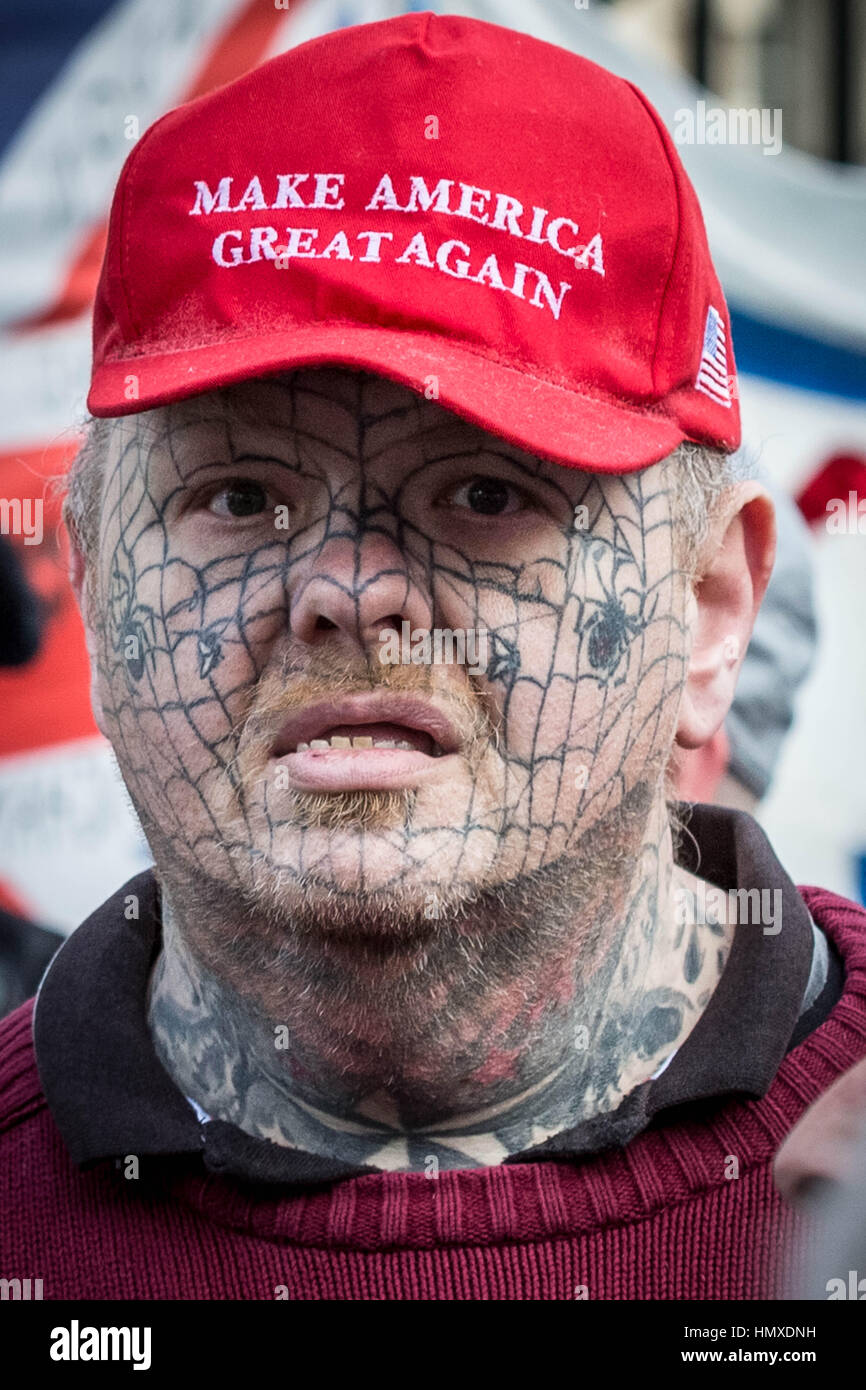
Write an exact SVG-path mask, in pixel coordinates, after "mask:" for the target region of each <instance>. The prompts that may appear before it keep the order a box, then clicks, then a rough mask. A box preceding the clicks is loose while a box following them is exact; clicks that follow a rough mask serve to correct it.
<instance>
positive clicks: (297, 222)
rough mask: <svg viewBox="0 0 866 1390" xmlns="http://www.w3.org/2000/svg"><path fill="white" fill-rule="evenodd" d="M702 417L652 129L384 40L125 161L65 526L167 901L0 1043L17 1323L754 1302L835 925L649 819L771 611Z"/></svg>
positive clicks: (851, 970) (157, 903)
mask: <svg viewBox="0 0 866 1390" xmlns="http://www.w3.org/2000/svg"><path fill="white" fill-rule="evenodd" d="M323 91H327V93H328V100H327V102H324V101H322V100H320V99H318V98H317V95H316V94H317V93H321V92H323ZM734 370H735V369H734V363H733V357H732V353H731V345H730V322H729V316H728V312H727V308H726V305H725V301H724V298H723V296H722V292H721V289H720V287H719V284H718V280H717V278H716V275H715V272H714V270H713V267H712V264H711V261H710V257H709V252H708V249H707V244H706V238H705V233H704V229H703V224H702V221H701V217H700V212H699V209H698V205H697V201H696V199H695V195H694V192H693V190H692V189H691V186H690V185H689V183H688V180H687V179H686V177H685V174H684V171H683V169H682V167H681V165H680V162H679V160H678V157H677V154H676V151H675V149H674V147H673V145H672V142H671V140H670V139H669V137H668V136H667V134H666V132H665V130H664V128H663V126H662V124H661V122H660V121H659V119H658V117H657V115H656V114H655V113H654V111H653V110H652V109H651V108H650V107H649V105H648V104H647V102H646V101H645V100H644V98H643V97H642V96H641V94H640V93H639V92H638V91H636V90H635V89H634V88H633V87H631V86H630V85H629V84H627V83H625V82H623V81H621V80H620V79H618V78H616V77H614V76H612V75H611V74H610V73H607V72H606V71H604V70H603V69H601V68H599V67H597V66H595V65H593V64H591V63H589V62H586V61H584V60H582V59H581V58H579V57H576V56H574V55H572V54H569V53H566V52H564V51H562V50H559V49H557V48H554V47H552V46H550V45H547V44H544V43H540V42H537V41H535V40H533V39H530V38H527V37H525V36H523V35H520V34H516V33H512V32H510V31H507V30H505V29H503V28H500V27H498V26H494V25H489V24H485V23H481V22H478V21H471V20H466V19H462V18H456V17H451V16H444V17H436V16H432V15H430V14H420V15H419V14H411V15H405V16H402V17H400V18H398V19H395V20H389V21H386V22H383V23H378V24H372V25H365V26H360V27H357V28H354V29H349V30H345V31H342V32H340V33H335V34H331V35H327V36H325V37H323V38H319V39H315V40H313V41H312V42H310V43H307V44H304V45H302V46H301V47H299V48H297V49H295V50H293V51H291V52H289V53H287V54H285V55H283V56H281V57H279V58H277V59H275V60H274V61H272V62H270V63H268V64H265V65H264V66H262V67H261V68H258V69H256V70H255V71H253V72H251V73H249V74H247V75H246V76H245V77H243V78H241V79H240V80H239V81H237V82H235V83H233V84H231V85H229V86H226V87H224V88H222V89H220V90H219V91H217V92H214V93H213V94H211V95H210V96H208V97H206V98H203V99H202V100H200V101H197V102H194V103H192V104H190V105H189V106H186V107H182V108H180V109H179V110H177V111H175V112H172V113H170V114H169V115H167V116H166V117H164V118H163V119H162V120H161V121H159V122H158V123H157V124H156V126H154V127H153V128H152V129H151V131H150V132H149V133H148V134H146V135H145V136H144V137H143V138H142V140H141V141H140V142H139V143H138V145H137V146H136V148H135V150H134V151H133V153H132V154H131V156H130V158H129V160H128V162H127V165H126V166H125V169H124V172H123V174H122V176H121V180H120V184H119V187H118V191H117V193H116V196H115V202H114V207H113V210H112V218H111V225H110V232H109V239H108V247H107V251H106V257H105V262H104V266H103V273H102V278H101V282H100V290H99V294H98V298H97V304H96V308H95V316H94V371H93V380H92V385H91V392H90V395H89V398H88V404H89V408H90V410H91V412H92V415H93V417H94V423H93V424H92V426H91V428H90V431H89V434H88V438H87V441H86V444H85V447H84V449H83V450H82V453H81V455H80V456H79V458H78V460H77V461H76V464H75V466H74V469H73V472H72V476H71V479H70V491H69V497H68V500H67V518H68V522H69V527H70V533H71V536H72V539H73V573H74V579H75V583H76V587H77V590H78V592H79V595H80V600H81V605H82V612H83V615H84V619H85V625H86V630H87V634H88V642H89V646H90V653H91V661H92V669H93V701H94V709H95V711H96V715H97V718H98V721H99V723H100V726H101V727H102V729H103V730H104V731H105V733H106V735H107V737H108V738H109V739H110V740H111V743H112V745H113V747H114V749H115V752H116V755H117V759H118V762H119V765H120V768H121V771H122V773H123V777H124V780H125V782H126V785H127V787H128V788H129V792H130V795H131V797H132V799H133V801H134V803H135V806H136V809H137V811H138V814H139V816H140V818H141V821H142V825H143V827H144V829H145V832H146V834H147V837H148V840H149V843H150V846H151V848H152V851H153V856H154V860H155V865H156V868H155V872H154V873H148V874H145V875H141V876H139V877H138V878H137V879H135V880H133V881H132V882H131V883H129V884H126V885H124V886H123V887H121V888H120V889H119V891H118V893H117V895H116V896H115V897H113V898H112V899H110V900H109V902H107V903H106V904H105V905H104V906H103V907H102V908H100V909H99V910H98V911H97V912H96V913H95V914H94V916H93V917H92V918H91V919H89V921H88V922H86V923H84V924H83V925H82V926H81V927H80V928H79V930H78V931H77V932H75V933H74V934H73V936H72V937H71V938H70V940H69V941H68V942H67V944H66V945H65V946H64V948H63V950H62V951H61V952H60V954H59V955H58V957H57V960H56V961H55V962H54V964H53V965H52V967H51V969H50V970H49V972H48V975H47V977H46V979H45V981H44V982H43V984H42V987H41V989H40V992H39V995H38V998H37V1000H36V1005H35V1014H34V1017H33V1024H32V1029H33V1043H31V1015H30V1006H26V1007H24V1008H22V1009H21V1010H19V1011H18V1012H17V1013H16V1015H13V1017H12V1019H10V1020H9V1021H8V1023H7V1024H6V1025H5V1032H4V1038H5V1044H4V1057H5V1060H4V1062H3V1064H2V1077H3V1080H4V1089H5V1091H6V1094H7V1095H9V1096H12V1097H13V1098H14V1103H13V1104H8V1105H7V1112H6V1114H5V1116H4V1121H3V1125H4V1133H3V1138H2V1141H0V1142H2V1151H0V1175H2V1176H0V1182H4V1183H8V1184H10V1185H14V1186H13V1187H12V1190H14V1192H15V1193H16V1194H17V1198H16V1201H15V1202H14V1203H11V1202H10V1203H9V1205H10V1208H11V1210H10V1213H9V1214H8V1219H7V1220H6V1223H5V1224H6V1235H5V1236H4V1244H5V1248H4V1250H3V1268H4V1270H5V1271H6V1272H7V1273H8V1274H9V1275H10V1276H12V1275H14V1274H16V1272H17V1271H19V1270H20V1272H21V1274H22V1276H23V1274H24V1273H26V1270H27V1269H28V1268H37V1267H38V1269H39V1270H40V1272H41V1273H42V1275H43V1277H44V1281H45V1296H46V1297H62V1296H70V1297H75V1298H101V1297H111V1298H137V1297H142V1298H172V1297H184V1296H187V1297H189V1296H191V1297H198V1298H202V1297H204V1298H232V1297H235V1298H262V1299H267V1298H281V1297H290V1298H297V1297H339V1298H367V1297H389V1298H418V1297H423V1298H452V1297H459V1298H490V1297H493V1298H503V1297H504V1298H574V1297H580V1298H583V1297H589V1298H659V1297H662V1298H694V1297H702V1298H759V1297H765V1296H767V1294H768V1293H769V1292H770V1291H771V1290H772V1288H773V1286H774V1279H775V1271H776V1265H777V1259H778V1257H779V1255H780V1253H781V1252H782V1250H783V1248H784V1247H785V1246H786V1244H787V1242H788V1241H789V1240H790V1239H791V1238H792V1236H793V1235H794V1234H795V1233H796V1231H797V1229H798V1218H797V1217H796V1216H795V1215H794V1214H793V1213H792V1212H791V1211H790V1210H789V1209H788V1208H787V1207H786V1206H785V1205H784V1204H783V1202H782V1199H781V1198H780V1197H779V1196H778V1194H777V1193H776V1192H775V1189H774V1188H773V1183H772V1173H771V1164H772V1157H773V1154H774V1152H775V1150H776V1149H777V1147H778V1145H779V1143H780V1141H781V1140H782V1138H783V1137H784V1135H785V1133H786V1132H787V1131H788V1130H789V1129H790V1127H791V1125H792V1124H793V1123H794V1121H795V1120H796V1119H797V1117H798V1116H799V1114H800V1113H801V1112H802V1111H803V1109H804V1108H805V1106H806V1104H807V1103H808V1101H809V1100H810V1099H813V1098H814V1097H816V1096H817V1095H818V1094H819V1093H820V1092H821V1090H822V1089H824V1088H825V1087H826V1086H827V1085H828V1084H829V1082H830V1081H831V1080H832V1079H833V1078H834V1077H835V1076H837V1075H839V1074H840V1073H841V1072H843V1071H844V1070H845V1069H847V1068H848V1067H849V1066H850V1065H851V1064H852V1063H853V1062H854V1061H855V1060H856V1059H857V1057H858V1056H861V1055H862V1054H863V1053H864V1051H866V1045H864V1030H866V1010H864V1007H863V1000H862V991H863V981H864V978H866V975H864V963H866V951H864V935H863V932H864V925H866V919H864V914H863V913H862V912H861V911H859V910H858V909H856V908H855V907H854V906H853V905H852V904H848V903H845V902H844V901H843V900H841V899H837V898H835V897H833V896H832V895H825V896H823V897H821V899H820V910H819V908H818V907H814V908H813V912H812V915H810V911H809V905H810V903H811V902H812V898H811V896H810V894H809V893H808V892H806V893H805V894H804V895H803V896H801V895H800V894H799V893H798V892H797V890H796V889H795V888H794V886H793V884H792V883H791V881H790V879H789V878H788V877H787V875H786V874H785V872H784V870H783V869H782V868H781V866H780V865H779V863H778V861H777V860H776V858H775V856H774V854H773V853H772V850H771V848H770V846H769V844H768V843H767V841H766V839H765V838H764V836H763V834H762V832H761V831H760V829H759V828H758V826H757V825H756V823H755V822H754V821H753V820H751V818H750V817H749V816H747V815H744V814H741V813H735V812H730V811H725V810H722V809H720V808H713V807H694V808H687V807H684V806H682V805H678V804H676V803H671V802H670V800H669V791H670V774H669V767H670V763H671V754H672V750H673V748H674V746H675V745H677V746H681V747H685V748H694V747H699V746H701V745H702V744H703V743H704V742H705V741H706V740H708V739H709V738H710V737H711V736H712V735H713V734H714V732H715V730H716V729H717V728H718V727H719V725H720V723H721V721H722V720H723V718H724V716H725V713H726V711H727V709H728V707H729V705H730V702H731V698H732V694H733V691H734V686H735V682H736V677H737V671H738V667H739V664H740V660H741V657H742V653H743V652H744V650H745V647H746V645H747V642H748V639H749V634H750V631H751V628H752V624H753V621H754V618H755V613H756V611H757V608H758V606H759V604H760V600H761V596H762V594H763V592H764V589H765V587H766V584H767V580H768V576H769V574H770V570H771V566H772V558H773V544H774V523H773V511H772V504H771V502H770V500H769V498H768V496H767V493H766V491H765V489H764V488H763V486H762V485H761V484H759V483H757V482H755V481H751V480H748V479H738V478H737V477H736V475H735V474H733V473H732V471H731V469H730V467H729V460H728V455H729V454H730V453H731V452H732V451H733V450H734V449H735V448H736V447H737V444H738V442H739V417H738V407H737V394H736V392H735V391H734V390H732V379H733V374H734ZM813 917H814V921H813ZM840 996H841V997H840ZM837 1001H838V1004H837ZM840 1011H841V1012H840ZM34 1044H35V1050H34ZM25 1163H26V1164H27V1172H26V1176H25V1175H24V1172H23V1165H24V1164H25ZM203 1178H206V1179H207V1180H206V1181H203ZM22 1192H27V1193H28V1196H27V1197H26V1198H24V1199H23V1200H22V1198H21V1193H22ZM8 1200H9V1199H8V1196H7V1201H8ZM118 1231H122V1232H123V1242H124V1257H123V1259H122V1260H118V1259H117V1258H116V1253H113V1252H115V1247H116V1241H117V1232H118Z"/></svg>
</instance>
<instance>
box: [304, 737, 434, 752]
mask: <svg viewBox="0 0 866 1390" xmlns="http://www.w3.org/2000/svg"><path fill="white" fill-rule="evenodd" d="M319 748H400V749H404V750H405V751H406V752H408V753H411V752H413V751H414V749H413V745H412V744H411V743H409V742H408V741H407V740H406V739H404V738H401V739H393V738H372V737H371V736H370V735H369V734H359V735H358V736H357V738H347V737H346V735H345V734H334V735H333V736H332V737H331V738H314V739H311V741H310V742H309V743H299V744H298V746H297V748H296V749H295V752H296V753H308V752H309V751H310V750H311V749H319ZM441 756H442V749H441V748H439V747H438V746H437V747H434V749H433V757H434V758H439V757H441Z"/></svg>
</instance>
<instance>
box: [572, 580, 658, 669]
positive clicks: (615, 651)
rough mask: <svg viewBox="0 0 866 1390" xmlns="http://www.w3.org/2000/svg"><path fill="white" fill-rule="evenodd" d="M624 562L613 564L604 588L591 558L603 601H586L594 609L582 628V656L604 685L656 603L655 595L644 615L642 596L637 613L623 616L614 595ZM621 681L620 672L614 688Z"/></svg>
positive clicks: (617, 597) (644, 599) (624, 612)
mask: <svg viewBox="0 0 866 1390" xmlns="http://www.w3.org/2000/svg"><path fill="white" fill-rule="evenodd" d="M625 558H626V557H622V558H619V557H618V558H617V559H616V560H615V561H614V569H613V576H612V579H611V584H610V587H608V586H607V585H606V584H605V582H604V579H603V578H602V575H601V571H600V570H599V567H598V557H595V567H596V573H597V574H598V576H599V579H600V580H601V584H602V589H603V591H604V598H601V599H590V600H589V602H590V603H593V604H594V605H595V611H594V612H593V613H592V614H591V615H590V618H589V621H588V622H587V625H586V633H587V643H586V654H587V658H588V660H589V664H590V666H591V667H592V669H593V671H597V672H599V673H600V674H601V676H602V679H604V680H606V681H607V680H610V679H611V677H613V676H615V675H616V673H617V671H618V670H619V668H620V666H621V664H622V659H623V657H624V656H625V654H626V652H627V651H628V648H629V645H630V643H631V640H632V638H634V637H638V636H639V635H640V634H641V633H642V632H644V631H645V630H646V628H647V627H648V625H649V623H650V622H651V621H652V618H653V615H654V614H655V610H656V605H657V603H658V595H656V597H655V598H654V599H653V603H652V607H651V609H650V610H649V611H648V612H647V606H646V605H647V595H646V593H645V592H643V593H641V595H640V603H639V606H638V611H637V613H636V614H635V615H634V616H632V615H631V614H630V613H627V612H626V609H625V605H624V604H623V601H622V598H621V597H620V596H619V594H617V592H616V577H617V572H618V571H619V569H620V566H621V565H622V564H623V563H625ZM629 558H630V557H629ZM626 592H632V593H634V592H636V591H635V590H627V591H626ZM625 677H626V673H625V672H624V673H623V674H622V675H621V676H619V677H618V678H617V679H616V680H615V681H614V685H615V686H618V685H622V684H623V682H624V680H625Z"/></svg>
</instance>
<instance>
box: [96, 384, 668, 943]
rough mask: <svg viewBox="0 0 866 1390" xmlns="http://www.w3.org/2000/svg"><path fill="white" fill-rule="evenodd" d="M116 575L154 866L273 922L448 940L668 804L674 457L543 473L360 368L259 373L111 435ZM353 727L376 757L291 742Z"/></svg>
mask: <svg viewBox="0 0 866 1390" xmlns="http://www.w3.org/2000/svg"><path fill="white" fill-rule="evenodd" d="M96 583H97V593H98V600H97V613H98V614H101V618H100V621H99V623H98V626H99V629H100V631H99V657H98V664H99V675H98V687H99V692H100V696H101V701H102V706H103V711H104V716H103V722H104V727H105V729H106V732H107V734H108V736H109V738H110V739H111V741H112V743H113V745H114V748H115V751H116V753H117V757H118V760H119V762H120V766H121V769H122V772H123V774H124V778H125V780H126V782H127V785H128V787H129V790H130V793H131V795H132V797H133V800H134V802H135V804H136V808H137V810H138V811H139V814H140V816H141V818H142V821H143V824H144V827H145V830H146V832H147V834H148V838H149V839H150V842H151V845H152V848H153V850H154V855H155V858H156V860H157V863H158V865H159V866H160V868H161V869H162V870H163V872H164V873H165V874H166V876H167V877H168V878H171V877H172V876H174V878H175V879H177V880H178V881H183V882H186V883H187V884H189V885H191V889H193V890H194V889H195V888H196V887H197V888H199V889H201V890H202V891H203V892H207V891H210V890H213V891H214V893H215V894H217V895H219V894H224V895H225V898H226V900H228V899H230V898H232V897H234V896H235V895H237V897H238V898H239V899H243V900H244V901H245V902H246V903H248V904H252V905H253V906H254V907H255V908H256V909H258V910H259V911H260V912H263V915H264V916H267V917H268V918H269V920H271V921H273V920H275V919H276V920H277V921H280V920H282V921H284V922H286V923H287V922H289V921H294V922H306V923H307V925H308V926H312V927H313V928H316V927H319V928H322V929H326V928H327V927H328V925H329V924H331V925H332V926H333V928H334V929H335V930H336V929H338V928H339V927H341V926H344V925H346V924H347V923H352V922H356V923H362V922H364V921H366V922H367V923H368V925H371V926H372V923H373V922H374V921H375V923H376V924H377V926H378V927H381V926H382V925H386V926H387V925H390V926H392V927H395V928H396V927H397V926H398V925H400V926H402V928H403V929H408V925H409V924H410V923H415V924H416V926H417V925H420V924H421V923H423V922H426V923H427V924H428V925H429V924H430V923H431V922H433V923H435V920H436V918H437V916H438V915H439V913H440V912H445V911H447V910H448V909H449V908H453V907H455V906H456V905H458V904H459V903H461V902H464V901H471V900H472V898H473V897H474V896H475V895H477V894H479V893H483V892H485V891H488V890H490V889H493V888H495V886H496V885H502V884H506V883H509V882H512V881H514V880H516V879H517V878H519V877H520V876H523V875H526V874H528V873H532V872H533V871H535V870H537V869H539V868H541V867H542V866H545V865H550V864H552V863H553V862H554V861H557V860H560V859H561V858H562V857H563V856H568V855H576V856H580V855H581V853H582V852H584V850H582V848H581V842H582V841H583V846H584V847H586V846H589V845H590V843H592V841H591V840H590V839H584V838H583V837H585V836H587V833H588V832H589V831H591V829H592V827H593V826H595V825H598V823H599V822H600V820H601V818H602V817H605V818H607V819H608V821H609V820H610V817H611V815H613V816H614V817H615V816H616V813H617V812H618V811H619V810H620V808H622V807H624V806H625V805H627V804H628V805H631V806H634V805H637V806H638V807H640V808H641V809H642V814H643V825H644V826H645V823H646V815H647V813H648V808H649V805H650V802H651V801H652V800H653V799H654V798H655V797H656V795H657V794H658V792H659V789H660V779H661V777H662V775H663V771H664V768H665V766H666V763H667V760H668V756H669V752H670V747H671V743H672V739H673V732H674V725H675V719H676V712H677V706H678V697H679V693H680V690H681V686H682V682H683V679H684V675H685V663H686V657H687V645H688V633H687V630H686V628H687V624H686V611H687V610H686V591H687V586H686V585H685V584H684V582H683V580H682V577H681V576H680V575H679V574H678V573H677V571H676V567H675V563H674V551H673V536H672V527H671V497H670V471H669V466H668V465H667V464H659V465H655V466H653V467H650V468H648V469H645V470H643V471H642V472H639V473H632V474H629V475H625V476H624V477H615V476H605V475H601V474H593V475H591V474H587V473H583V472H580V471H578V470H575V469H569V468H564V467H561V466H559V465H556V464H552V463H547V462H544V461H542V460H539V459H538V458H536V457H534V456H533V455H530V454H527V453H526V452H524V451H523V450H521V449H519V448H518V447H516V446H513V445H511V444H507V443H504V442H502V441H501V440H499V439H497V438H496V437H494V436H493V435H491V434H488V433H486V432H485V431H484V430H482V429H480V428H478V427H475V426H473V425H470V424H468V423H466V422H465V421H463V420H461V419H459V418H458V417H456V416H455V415H453V414H451V413H450V412H449V411H447V410H445V409H443V408H442V407H441V406H440V405H439V404H438V403H437V402H436V401H432V400H426V399H424V398H422V397H420V396H419V395H417V394H416V393H414V392H411V391H409V390H408V389H406V388H405V387H402V386H399V385H396V384H394V383H391V382H388V381H386V380H384V379H381V378H377V377H372V376H369V375H363V374H360V373H356V372H353V371H349V370H343V369H335V368H329V369H324V370H307V371H303V372H299V373H296V374H295V375H294V376H292V377H289V378H284V379H280V380H276V379H273V380H270V381H265V380H260V381H253V382H247V383H244V384H242V385H239V386H237V387H234V388H231V389H229V390H226V391H223V392H214V393H210V394H208V395H203V396H199V397H196V398H194V399H192V400H189V401H186V402H181V403H179V404H175V405H173V406H170V407H167V408H165V409H161V410H156V411H150V412H147V413H146V414H145V415H139V416H133V417H131V418H129V419H126V420H123V421H118V422H117V425H116V433H115V436H114V441H113V445H112V449H111V454H110V457H109V459H108V461H107V468H106V481H105V487H104V494H103V510H102V530H101V540H100V551H99V557H98V574H97V577H96ZM404 624H408V628H407V627H404ZM425 633H426V634H428V635H429V636H428V638H427V641H426V644H425V641H424V637H423V634H425ZM437 633H438V634H439V637H438V638H437ZM447 633H450V634H451V635H450V636H447V635H443V634H447ZM404 639H408V640H404ZM395 642H396V644H397V646H396V647H395V645H394V644H395ZM461 642H462V648H461ZM413 652H414V656H415V659H414V660H413ZM461 652H462V664H461ZM383 655H384V656H386V658H387V659H386V660H384V661H383V660H382V656H383ZM437 655H438V656H439V658H440V659H438V660H437V659H436V657H437ZM449 655H450V657H451V660H450V661H449V660H448V657H449ZM418 658H420V660H418ZM431 658H432V659H431ZM455 658H456V660H455ZM334 735H336V738H337V739H338V740H345V739H347V738H355V737H360V738H362V739H370V740H371V745H370V746H365V745H364V744H362V745H360V746H348V747H347V746H346V745H345V742H342V743H340V742H338V743H337V744H336V745H335V746H334V745H329V746H328V747H327V748H315V747H314V748H312V749H309V750H305V749H301V750H300V751H295V750H296V749H297V744H298V743H299V742H301V743H305V742H306V743H309V742H312V741H313V740H314V739H319V740H321V739H330V737H332V736H334ZM381 740H385V741H393V742H398V741H405V742H408V743H409V744H410V745H411V746H410V748H409V749H408V750H406V749H402V750H401V749H400V748H388V747H381V746H380V747H376V746H372V745H373V744H375V743H378V742H380V741H381ZM639 844H640V836H639V835H637V837H636V838H635V840H634V842H633V843H632V846H631V847H632V848H633V849H635V850H636V849H637V847H638V845H639ZM586 852H588V851H586ZM593 853H595V851H593ZM585 867H587V866H585ZM588 867H589V868H590V869H592V868H594V869H595V870H596V871H597V872H598V873H599V874H603V873H604V872H605V867H606V866H605V864H604V863H602V862H594V864H593V865H590V866H588Z"/></svg>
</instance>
